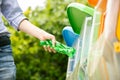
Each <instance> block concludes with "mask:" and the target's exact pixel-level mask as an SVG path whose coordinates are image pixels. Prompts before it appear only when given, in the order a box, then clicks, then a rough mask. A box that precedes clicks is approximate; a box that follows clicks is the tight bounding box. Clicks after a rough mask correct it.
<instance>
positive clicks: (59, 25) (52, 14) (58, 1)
mask: <svg viewBox="0 0 120 80" xmlns="http://www.w3.org/2000/svg"><path fill="white" fill-rule="evenodd" d="M71 2H81V3H83V4H87V1H86V0H47V3H46V8H45V9H41V8H40V7H36V9H34V10H32V9H31V8H30V7H29V8H28V10H26V11H25V12H24V14H25V15H26V17H27V18H28V19H29V21H30V22H32V23H33V24H34V25H36V26H38V27H40V28H42V29H43V30H45V31H47V32H49V33H51V34H53V35H55V36H56V40H57V41H59V42H61V43H63V44H65V42H64V40H63V37H62V29H63V28H64V27H65V26H68V25H70V24H69V21H68V18H67V13H66V7H67V6H68V4H70V3H71ZM4 23H5V25H6V26H8V29H9V31H10V32H11V41H12V48H13V56H14V59H15V64H16V67H17V80H65V78H66V71H67V61H68V57H67V56H66V55H63V54H58V53H56V54H54V53H49V52H45V51H44V49H43V48H42V47H41V46H40V45H39V40H38V39H36V38H34V37H33V36H30V35H28V34H25V33H23V32H20V31H19V32H17V31H15V30H14V29H13V28H12V27H10V25H9V24H8V23H7V21H6V20H5V19H4Z"/></svg>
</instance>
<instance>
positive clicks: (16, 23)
mask: <svg viewBox="0 0 120 80" xmlns="http://www.w3.org/2000/svg"><path fill="white" fill-rule="evenodd" d="M25 19H26V20H28V19H27V18H26V17H25V16H24V15H23V14H22V13H21V14H20V15H18V16H17V17H16V18H15V19H14V20H13V21H12V22H11V23H10V24H11V25H12V26H13V27H14V28H15V29H16V30H19V29H18V27H19V25H20V23H21V22H22V21H23V20H25Z"/></svg>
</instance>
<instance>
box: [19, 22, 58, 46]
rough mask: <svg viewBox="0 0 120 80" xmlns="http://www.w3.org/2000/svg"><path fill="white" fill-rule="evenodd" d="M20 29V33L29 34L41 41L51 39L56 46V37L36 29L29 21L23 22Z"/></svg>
mask: <svg viewBox="0 0 120 80" xmlns="http://www.w3.org/2000/svg"><path fill="white" fill-rule="evenodd" d="M18 29H19V30H20V31H23V32H25V33H28V34H30V35H32V36H34V37H36V38H38V39H40V40H46V39H51V40H52V42H53V44H55V41H56V40H55V37H54V36H53V35H52V34H49V33H47V32H46V31H44V30H42V29H40V28H38V27H36V26H35V25H33V24H32V23H30V22H29V21H28V20H23V21H22V22H21V23H20V25H19V27H18Z"/></svg>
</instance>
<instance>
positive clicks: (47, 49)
mask: <svg viewBox="0 0 120 80" xmlns="http://www.w3.org/2000/svg"><path fill="white" fill-rule="evenodd" d="M43 48H44V50H45V51H48V52H53V53H56V51H55V50H54V49H53V48H51V47H50V46H43Z"/></svg>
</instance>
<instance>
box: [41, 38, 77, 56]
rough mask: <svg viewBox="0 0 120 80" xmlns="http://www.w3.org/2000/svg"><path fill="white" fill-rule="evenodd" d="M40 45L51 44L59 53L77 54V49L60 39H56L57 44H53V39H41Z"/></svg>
mask: <svg viewBox="0 0 120 80" xmlns="http://www.w3.org/2000/svg"><path fill="white" fill-rule="evenodd" d="M40 45H41V46H50V47H51V48H53V49H54V50H56V51H57V52H58V53H61V54H65V55H67V56H69V57H73V56H74V54H75V51H76V50H75V49H74V48H72V47H68V46H66V45H64V44H62V43H60V42H58V41H56V44H55V46H53V45H52V41H51V40H45V41H40Z"/></svg>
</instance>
